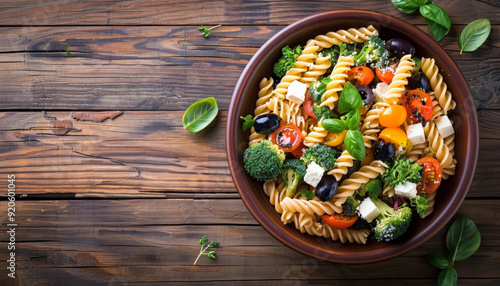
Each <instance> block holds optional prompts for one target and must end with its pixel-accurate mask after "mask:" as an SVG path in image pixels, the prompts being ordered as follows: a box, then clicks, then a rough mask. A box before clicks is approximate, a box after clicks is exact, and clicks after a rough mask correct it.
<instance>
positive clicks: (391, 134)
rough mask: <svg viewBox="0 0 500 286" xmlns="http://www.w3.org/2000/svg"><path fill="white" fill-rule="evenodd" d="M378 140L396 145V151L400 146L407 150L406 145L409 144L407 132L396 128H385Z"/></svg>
mask: <svg viewBox="0 0 500 286" xmlns="http://www.w3.org/2000/svg"><path fill="white" fill-rule="evenodd" d="M378 138H379V139H382V140H384V141H385V142H391V143H394V145H395V146H396V149H397V148H399V146H401V147H403V148H405V147H406V143H408V137H407V136H406V132H404V131H403V130H401V129H399V128H395V127H388V128H385V129H384V130H382V132H380V134H379V135H378Z"/></svg>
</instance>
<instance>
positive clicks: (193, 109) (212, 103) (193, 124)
mask: <svg viewBox="0 0 500 286" xmlns="http://www.w3.org/2000/svg"><path fill="white" fill-rule="evenodd" d="M218 112H219V108H218V107H217V101H216V100H215V98H214V97H208V98H205V99H202V100H200V101H197V102H195V103H193V104H192V105H191V106H190V107H189V108H188V109H187V110H186V112H184V115H183V116H182V126H184V128H186V129H187V130H189V131H191V132H198V131H201V130H203V129H204V128H205V127H207V126H208V125H209V124H210V123H211V122H212V121H213V120H214V119H215V117H216V116H217V113H218Z"/></svg>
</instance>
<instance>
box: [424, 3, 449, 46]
mask: <svg viewBox="0 0 500 286" xmlns="http://www.w3.org/2000/svg"><path fill="white" fill-rule="evenodd" d="M419 11H420V14H422V16H424V17H425V19H426V21H427V25H429V28H430V29H431V32H432V35H433V36H434V39H436V41H438V42H439V41H440V40H441V39H442V38H443V37H444V36H446V34H448V32H449V31H450V28H451V20H450V17H449V16H448V14H447V13H446V11H445V10H444V9H443V8H441V7H439V6H438V5H436V4H426V5H422V6H420V8H419Z"/></svg>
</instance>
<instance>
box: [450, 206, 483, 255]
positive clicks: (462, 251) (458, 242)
mask: <svg viewBox="0 0 500 286" xmlns="http://www.w3.org/2000/svg"><path fill="white" fill-rule="evenodd" d="M479 245H481V234H480V233H479V230H478V229H477V227H476V224H474V222H473V221H472V220H470V219H468V218H467V217H466V216H461V217H459V218H458V219H456V220H455V221H454V222H453V223H452V224H451V226H450V229H449V230H448V232H447V234H446V246H447V247H448V250H449V251H450V255H451V261H452V263H454V262H455V261H460V260H464V259H466V258H467V257H469V256H471V255H472V254H474V252H476V250H477V249H478V248H479Z"/></svg>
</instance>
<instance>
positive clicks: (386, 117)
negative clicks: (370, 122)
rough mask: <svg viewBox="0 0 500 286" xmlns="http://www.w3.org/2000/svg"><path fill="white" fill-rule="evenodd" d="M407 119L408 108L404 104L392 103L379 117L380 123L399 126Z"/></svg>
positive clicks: (387, 125) (386, 125)
mask: <svg viewBox="0 0 500 286" xmlns="http://www.w3.org/2000/svg"><path fill="white" fill-rule="evenodd" d="M405 120H406V108H404V106H402V105H391V106H389V107H387V108H386V109H384V111H382V113H381V114H380V117H379V122H380V125H382V126H384V127H398V126H400V125H401V124H403V123H404V122H405Z"/></svg>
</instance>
